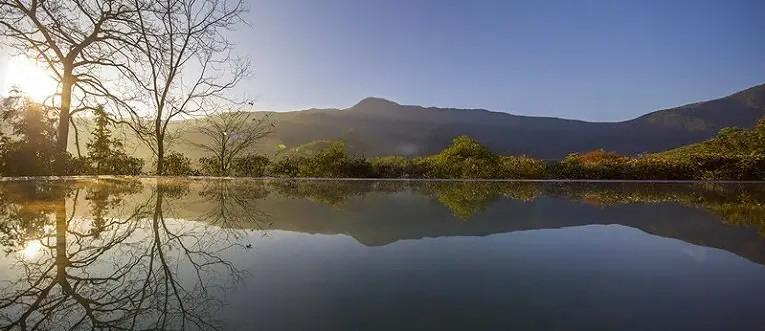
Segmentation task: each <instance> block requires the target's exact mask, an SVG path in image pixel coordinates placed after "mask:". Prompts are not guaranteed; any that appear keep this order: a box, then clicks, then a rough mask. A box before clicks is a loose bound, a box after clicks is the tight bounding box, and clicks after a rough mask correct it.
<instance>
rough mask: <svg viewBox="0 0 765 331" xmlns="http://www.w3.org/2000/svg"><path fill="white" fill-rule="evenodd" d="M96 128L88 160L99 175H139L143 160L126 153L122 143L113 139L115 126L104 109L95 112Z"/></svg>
mask: <svg viewBox="0 0 765 331" xmlns="http://www.w3.org/2000/svg"><path fill="white" fill-rule="evenodd" d="M94 115H95V118H94V123H95V127H94V128H93V132H92V133H91V136H92V138H91V140H90V142H89V143H88V159H89V161H90V162H91V163H92V166H93V171H94V172H95V173H96V174H97V175H138V174H140V173H141V169H142V168H143V160H142V159H139V158H135V157H130V156H129V155H127V154H126V153H125V151H124V147H123V145H122V142H120V141H119V140H117V139H114V138H112V130H111V129H110V127H111V126H112V125H113V124H112V123H111V121H110V120H109V117H108V114H107V113H106V111H105V110H104V108H103V107H96V109H95V110H94Z"/></svg>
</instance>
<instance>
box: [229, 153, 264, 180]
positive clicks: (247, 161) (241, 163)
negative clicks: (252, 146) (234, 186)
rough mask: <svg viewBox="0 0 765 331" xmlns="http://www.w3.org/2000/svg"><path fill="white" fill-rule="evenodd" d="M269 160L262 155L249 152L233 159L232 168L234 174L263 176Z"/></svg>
mask: <svg viewBox="0 0 765 331" xmlns="http://www.w3.org/2000/svg"><path fill="white" fill-rule="evenodd" d="M269 163H271V161H270V160H269V159H268V158H267V157H265V156H262V155H256V154H250V155H246V156H243V157H239V158H236V159H234V161H233V164H232V168H233V171H234V174H235V176H240V177H263V176H265V175H266V168H267V167H268V165H269Z"/></svg>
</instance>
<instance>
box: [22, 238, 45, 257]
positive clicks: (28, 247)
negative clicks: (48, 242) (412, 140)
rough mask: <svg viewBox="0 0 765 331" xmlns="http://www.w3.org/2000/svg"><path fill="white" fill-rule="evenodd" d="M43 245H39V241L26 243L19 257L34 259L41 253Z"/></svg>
mask: <svg viewBox="0 0 765 331" xmlns="http://www.w3.org/2000/svg"><path fill="white" fill-rule="evenodd" d="M42 248H43V245H42V243H40V241H39V240H32V241H28V242H27V243H26V244H25V245H24V249H23V250H22V251H21V256H22V257H24V259H28V260H29V259H34V258H36V257H37V256H38V255H40V252H41V251H42Z"/></svg>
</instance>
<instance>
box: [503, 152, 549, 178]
mask: <svg viewBox="0 0 765 331" xmlns="http://www.w3.org/2000/svg"><path fill="white" fill-rule="evenodd" d="M501 162H502V177H503V178H518V179H539V178H545V176H546V173H547V172H546V169H545V163H544V161H542V160H537V159H533V158H530V157H528V156H503V157H502V158H501Z"/></svg>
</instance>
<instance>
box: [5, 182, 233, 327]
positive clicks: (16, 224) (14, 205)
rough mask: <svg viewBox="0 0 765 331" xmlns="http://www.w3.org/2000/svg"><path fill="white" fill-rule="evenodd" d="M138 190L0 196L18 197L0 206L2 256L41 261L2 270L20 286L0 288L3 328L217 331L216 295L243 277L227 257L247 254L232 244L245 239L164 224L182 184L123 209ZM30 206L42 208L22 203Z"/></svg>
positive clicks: (155, 190) (71, 189) (165, 185)
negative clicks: (34, 248) (30, 249)
mask: <svg viewBox="0 0 765 331" xmlns="http://www.w3.org/2000/svg"><path fill="white" fill-rule="evenodd" d="M81 184H86V185H81ZM135 184H138V185H139V186H136V185H134V184H133V183H127V182H115V183H108V182H103V181H100V180H99V181H97V182H91V183H81V182H74V183H72V182H43V183H35V184H33V185H35V186H34V187H32V190H31V191H29V192H24V190H20V188H19V187H10V188H9V190H3V189H2V187H0V196H2V195H3V194H6V193H8V194H11V195H13V194H18V193H17V192H18V191H21V192H24V193H22V195H21V196H17V197H13V196H11V197H8V199H5V200H3V201H0V221H3V222H0V244H2V245H3V247H4V248H6V249H8V253H11V252H17V251H18V250H19V249H21V247H23V245H24V243H29V242H37V243H39V245H41V249H40V251H39V252H38V255H36V256H26V257H25V256H23V255H18V258H17V261H16V262H15V263H13V265H11V266H8V267H9V271H11V270H13V271H15V272H16V274H17V275H18V280H16V281H12V282H9V283H7V286H6V287H3V288H0V329H3V330H5V329H20V330H27V329H29V330H53V329H56V330H66V329H69V330H79V329H98V330H105V329H108V330H165V329H179V330H185V329H201V330H206V329H219V328H221V326H220V323H219V321H216V320H215V319H214V312H215V311H217V310H219V309H221V307H222V305H223V302H222V300H223V299H222V298H220V297H218V296H215V295H213V293H214V292H215V291H217V290H226V289H228V286H229V285H235V284H236V283H238V282H239V281H240V280H241V277H242V276H243V272H242V271H240V270H238V268H237V267H236V266H235V265H234V263H233V262H231V261H229V260H226V259H225V258H224V256H225V253H226V252H227V251H229V250H230V249H233V248H246V246H244V245H243V244H240V243H239V242H240V241H245V240H246V236H245V235H244V234H243V233H241V231H238V230H234V229H231V230H229V229H222V228H219V227H216V226H210V225H207V223H205V222H178V218H177V217H176V216H177V215H171V216H168V217H166V216H165V214H166V213H171V212H172V210H173V209H174V208H173V207H172V206H171V205H172V202H173V201H174V200H177V199H179V198H182V197H185V196H186V195H187V191H188V184H187V183H183V182H176V181H167V182H165V181H163V180H159V181H158V182H157V184H156V186H153V187H152V188H151V193H152V194H151V197H149V198H148V199H147V200H146V201H145V202H144V203H139V204H138V205H137V206H136V207H135V208H134V209H127V210H120V209H119V208H120V206H124V205H125V204H124V203H123V201H124V200H125V199H128V198H132V199H135V198H136V197H137V196H136V195H135V194H138V193H140V192H142V191H143V189H144V187H143V185H142V184H141V183H135ZM21 185H29V183H22V184H21ZM27 188H29V187H27ZM81 190H87V191H88V192H87V196H86V197H87V199H88V200H89V201H90V205H91V209H90V211H89V212H86V213H85V215H88V217H82V216H77V215H78V213H77V211H76V209H77V208H78V201H79V199H78V196H79V192H80V191H81ZM128 195H129V196H128ZM30 197H34V198H35V199H39V200H37V201H34V202H35V203H29V202H30ZM4 201H5V202H6V205H3V204H2V202H4ZM70 208H71V209H70ZM80 214H82V213H80ZM227 217H230V216H228V215H227ZM181 270H186V272H189V276H191V277H183V275H182V274H181ZM229 280H230V282H229Z"/></svg>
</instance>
